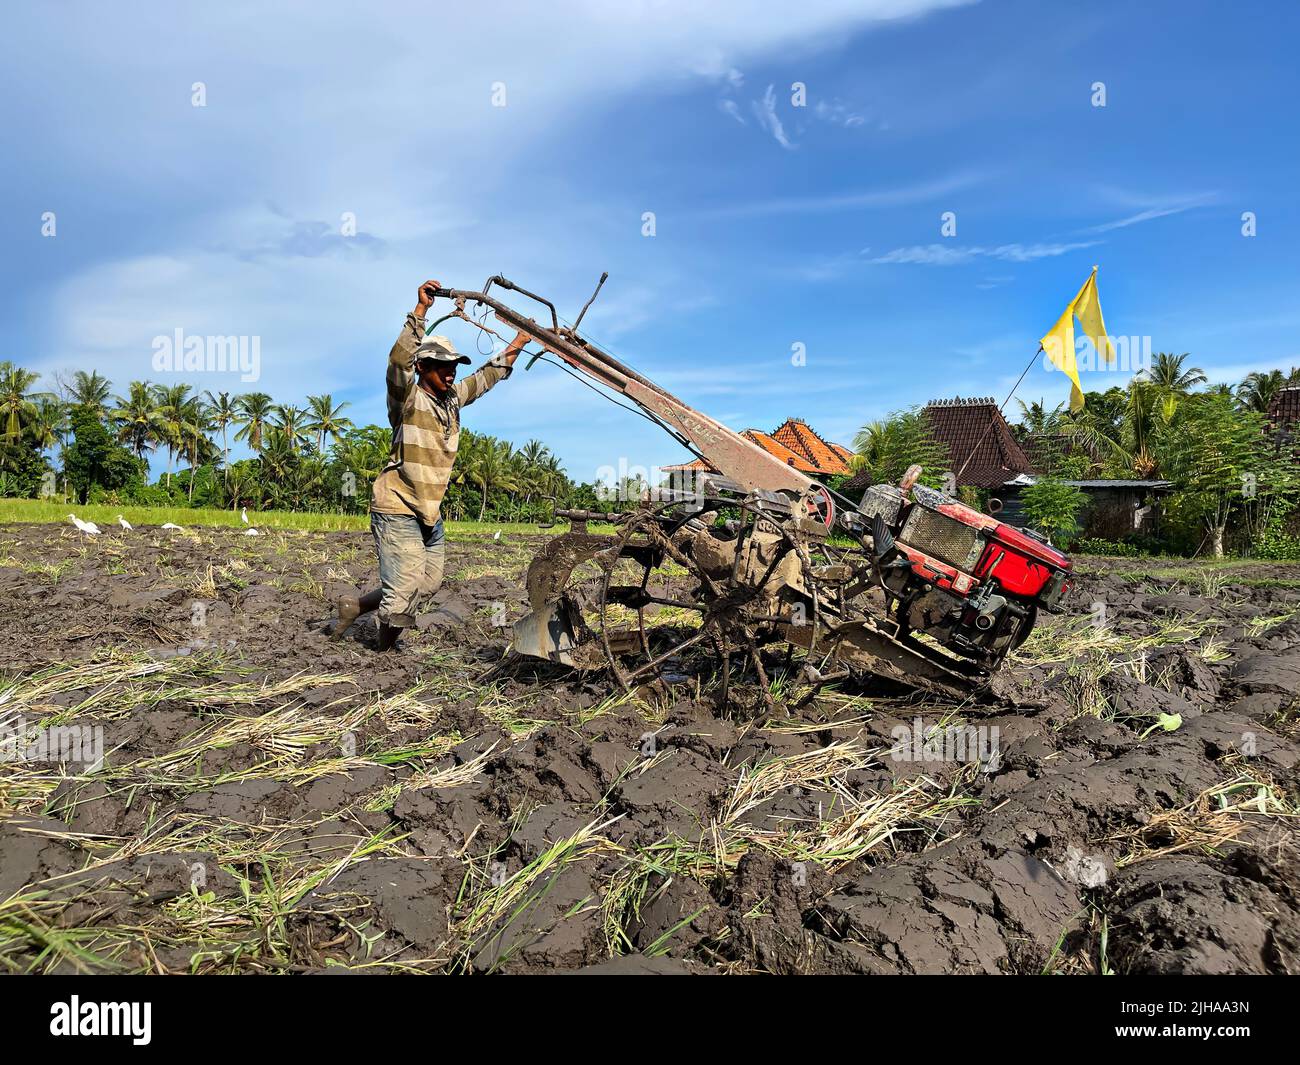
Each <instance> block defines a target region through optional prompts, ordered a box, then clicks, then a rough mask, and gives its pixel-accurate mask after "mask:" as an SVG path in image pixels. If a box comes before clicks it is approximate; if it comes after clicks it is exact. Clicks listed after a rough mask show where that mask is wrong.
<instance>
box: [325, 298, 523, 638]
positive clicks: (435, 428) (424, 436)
mask: <svg viewBox="0 0 1300 1065" xmlns="http://www.w3.org/2000/svg"><path fill="white" fill-rule="evenodd" d="M440 287H441V285H439V283H438V282H437V281H426V282H425V283H424V284H423V285H421V286H420V291H419V296H418V297H417V301H416V304H415V310H413V311H412V312H411V313H410V314H408V315H407V316H406V324H405V325H403V326H402V332H401V334H400V335H399V336H398V338H397V342H396V343H395V344H394V345H393V350H392V352H391V353H390V354H389V356H388V374H387V380H388V421H389V422H390V423H391V425H392V427H393V447H392V450H391V452H390V453H389V456H388V463H387V465H385V466H384V469H383V471H382V472H381V473H380V474H379V476H378V477H377V478H376V479H375V484H374V488H373V489H372V490H371V496H370V532H371V534H372V535H373V536H374V538H375V547H376V548H377V549H378V551H379V580H380V587H378V588H375V589H373V590H372V591H369V592H367V593H366V594H365V595H362V596H355V595H350V596H344V597H343V598H342V599H340V600H339V604H338V610H339V620H338V624H337V625H336V626H335V627H334V631H333V632H332V633H331V634H330V635H331V637H332V638H333V639H336V640H337V639H338V638H339V637H341V636H342V635H343V633H344V632H345V631H346V630H347V628H348V626H350V625H351V624H352V622H354V621H356V619H357V618H358V617H360V616H361V615H362V614H365V613H369V612H370V611H371V610H378V611H379V650H381V651H387V650H389V649H390V648H392V647H393V646H394V645H395V644H396V643H397V638H398V636H400V635H401V632H402V630H403V629H405V628H409V627H410V626H411V625H414V624H415V615H416V613H417V611H418V607H419V605H420V603H421V602H422V601H426V600H427V599H428V597H429V596H432V595H433V593H434V592H436V591H437V590H438V588H439V587H440V586H441V585H442V573H443V546H444V540H443V527H442V516H441V513H440V512H441V508H442V497H443V496H444V495H445V494H446V492H447V484H448V482H449V481H450V480H451V469H452V465H453V464H454V463H455V461H456V448H457V447H458V446H459V444H460V408H461V407H464V406H467V405H468V404H470V403H473V402H474V401H475V400H476V399H478V398H479V396H481V395H483V393H484V392H486V391H487V390H488V389H490V388H491V387H492V386H493V385H495V384H496V383H497V382H498V381H503V380H505V378H507V377H509V376H510V371H511V369H512V367H513V366H514V362H515V359H516V358H518V356H519V352H520V351H521V350H522V349H523V346H524V345H525V344H526V343H527V342H528V337H527V336H526V335H525V334H524V333H520V334H518V335H517V336H516V337H515V339H514V340H512V341H511V342H510V345H509V347H507V348H506V350H505V351H503V352H502V353H501V354H500V355H497V356H496V357H495V358H492V359H490V360H489V361H488V362H487V363H485V364H484V365H483V366H482V367H481V368H480V369H479V370H478V371H477V372H476V373H472V374H470V376H469V377H467V378H465V379H464V380H463V381H457V380H456V367H458V366H460V365H469V359H467V358H465V356H464V355H461V354H460V353H459V352H457V351H456V349H455V347H454V346H453V345H452V342H451V341H450V340H448V339H447V338H446V337H444V336H436V335H434V336H425V335H424V317H425V314H426V313H427V312H428V310H429V308H430V307H431V306H432V305H433V300H434V292H435V291H436V290H437V289H438V288H440Z"/></svg>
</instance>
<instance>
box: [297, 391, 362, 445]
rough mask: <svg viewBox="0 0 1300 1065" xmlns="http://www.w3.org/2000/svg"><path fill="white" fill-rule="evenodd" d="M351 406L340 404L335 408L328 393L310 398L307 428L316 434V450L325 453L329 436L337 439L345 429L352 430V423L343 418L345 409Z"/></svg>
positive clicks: (308, 399) (308, 400)
mask: <svg viewBox="0 0 1300 1065" xmlns="http://www.w3.org/2000/svg"><path fill="white" fill-rule="evenodd" d="M348 406H351V404H349V403H340V404H339V405H338V406H337V407H336V406H334V397H333V396H331V395H329V394H328V393H326V394H325V395H323V396H308V397H307V410H308V413H309V414H310V418H309V420H308V421H307V424H306V426H305V428H307V429H309V430H311V431H313V432H314V433H315V434H316V450H317V451H318V452H323V451H324V450H325V438H326V437H327V436H333V437H337V436H338V435H339V433H341V432H343V430H344V429H348V428H351V426H352V422H351V421H350V420H349V419H347V418H344V417H342V414H343V408H344V407H348Z"/></svg>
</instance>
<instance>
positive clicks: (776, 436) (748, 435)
mask: <svg viewBox="0 0 1300 1065" xmlns="http://www.w3.org/2000/svg"><path fill="white" fill-rule="evenodd" d="M740 435H741V436H743V437H744V438H745V439H746V440H749V441H750V442H751V443H754V444H757V445H758V446H759V447H761V448H762V449H763V450H764V451H766V452H767V453H768V454H769V455H775V456H776V457H777V458H779V459H780V460H781V461H782V462H784V463H785V464H786V465H787V466H793V467H794V468H795V469H796V470H799V471H800V472H801V473H808V474H812V475H814V476H822V477H829V476H833V475H835V474H840V473H848V472H849V459H850V458H851V457H852V455H853V453H852V452H851V451H850V450H849V449H848V448H846V447H844V446H843V445H841V444H832V443H829V442H828V441H826V440H824V439H822V437H821V436H819V435H818V434H817V433H816V432H814V431H813V429H812V427H811V426H810V425H809V424H808V423H807V422H805V421H801V420H799V419H798V418H787V419H786V420H785V421H784V422H782V423H781V424H780V425H779V426H777V428H775V429H773V430H772V432H770V433H765V432H763V431H762V430H761V429H744V430H742V431H741V434H740ZM660 469H661V470H662V471H663V472H664V473H674V472H676V471H678V470H691V471H695V470H712V469H713V467H712V466H710V465H709V464H708V463H707V462H705V461H704V460H703V459H696V460H695V461H693V462H682V463H678V464H677V465H676V466H663V467H660Z"/></svg>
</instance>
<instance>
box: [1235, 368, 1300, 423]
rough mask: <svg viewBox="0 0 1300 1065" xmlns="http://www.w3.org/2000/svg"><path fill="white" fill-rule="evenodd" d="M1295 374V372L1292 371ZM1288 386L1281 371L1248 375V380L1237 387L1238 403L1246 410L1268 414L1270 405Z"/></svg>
mask: <svg viewBox="0 0 1300 1065" xmlns="http://www.w3.org/2000/svg"><path fill="white" fill-rule="evenodd" d="M1292 373H1293V374H1294V371H1292ZM1287 384H1288V380H1287V377H1286V375H1285V374H1283V373H1282V371H1281V370H1269V371H1268V373H1252V374H1247V375H1246V379H1245V380H1244V381H1242V382H1241V384H1239V385H1238V386H1237V402H1238V403H1239V404H1240V405H1241V406H1243V407H1245V408H1246V410H1255V411H1259V412H1260V413H1261V414H1266V413H1268V405H1269V403H1271V402H1272V400H1273V397H1274V396H1276V395H1277V394H1278V393H1279V392H1280V391H1282V389H1284V388H1285V387H1286V386H1287Z"/></svg>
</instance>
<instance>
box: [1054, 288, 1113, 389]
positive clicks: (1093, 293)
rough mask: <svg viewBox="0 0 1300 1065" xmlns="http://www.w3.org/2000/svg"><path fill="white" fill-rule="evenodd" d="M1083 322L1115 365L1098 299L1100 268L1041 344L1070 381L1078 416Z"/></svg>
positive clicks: (1103, 356)
mask: <svg viewBox="0 0 1300 1065" xmlns="http://www.w3.org/2000/svg"><path fill="white" fill-rule="evenodd" d="M1076 317H1077V318H1078V319H1079V324H1080V325H1082V326H1083V331H1084V333H1085V334H1086V335H1087V337H1088V339H1089V340H1091V341H1092V342H1093V344H1094V345H1095V346H1096V348H1097V354H1099V355H1100V356H1101V357H1102V358H1103V359H1105V360H1106V361H1107V362H1113V361H1114V359H1115V351H1114V349H1113V348H1112V347H1111V344H1110V340H1109V339H1108V338H1107V336H1106V323H1105V322H1104V321H1103V320H1102V317H1101V300H1100V299H1098V298H1097V268H1096V267H1095V266H1094V267H1093V268H1092V273H1091V274H1089V275H1088V280H1087V281H1085V282H1084V283H1083V287H1082V288H1081V289H1079V291H1078V293H1077V294H1076V295H1075V297H1074V299H1072V300H1071V301H1070V302H1069V304H1068V306H1066V308H1065V313H1064V314H1062V315H1061V317H1060V318H1058V319H1057V320H1056V324H1055V325H1054V326H1052V328H1051V329H1050V330H1048V333H1047V335H1046V336H1045V337H1043V339H1042V340H1040V341H1039V345H1040V346H1041V347H1042V349H1043V350H1044V351H1045V352H1047V357H1048V358H1049V359H1051V360H1052V363H1053V364H1054V365H1055V366H1056V368H1057V369H1059V370H1061V371H1062V372H1063V373H1064V374H1065V376H1066V377H1068V378H1069V379H1070V412H1071V413H1074V412H1075V411H1077V410H1079V409H1080V408H1081V407H1082V406H1083V388H1082V387H1081V386H1080V384H1079V365H1078V362H1077V361H1076V360H1075V357H1074V319H1075V318H1076Z"/></svg>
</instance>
